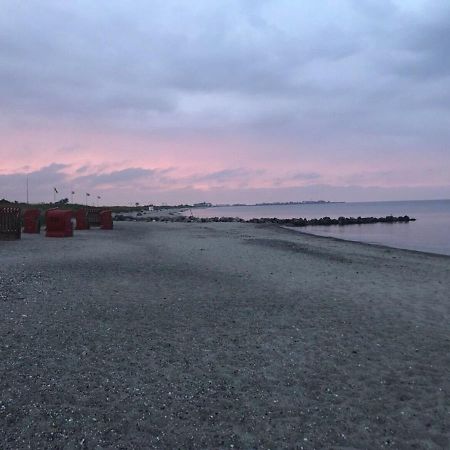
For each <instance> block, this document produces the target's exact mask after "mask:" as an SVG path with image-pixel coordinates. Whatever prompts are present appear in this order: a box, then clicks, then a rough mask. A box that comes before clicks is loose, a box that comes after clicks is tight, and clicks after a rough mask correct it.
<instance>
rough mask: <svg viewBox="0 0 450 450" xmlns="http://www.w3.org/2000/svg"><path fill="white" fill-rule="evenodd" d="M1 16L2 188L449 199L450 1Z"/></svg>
mask: <svg viewBox="0 0 450 450" xmlns="http://www.w3.org/2000/svg"><path fill="white" fill-rule="evenodd" d="M0 11H1V14H0V199H1V198H7V199H9V200H18V201H23V200H25V199H26V188H25V187H26V179H27V177H28V180H29V199H30V201H31V202H37V201H52V200H53V188H54V187H56V188H57V190H58V196H59V197H70V192H71V191H72V190H73V191H75V200H78V201H80V202H82V201H84V199H85V193H86V192H89V193H90V194H91V197H92V198H96V196H101V202H102V203H104V204H130V203H134V202H140V203H142V204H160V203H169V204H179V203H195V202H202V201H207V202H213V203H236V202H246V203H252V202H264V201H301V200H319V199H324V200H334V201H372V200H375V201H378V200H402V199H405V200H408V199H435V198H450V57H449V55H450V2H449V1H448V0H427V1H425V0H302V1H301V2H300V1H298V0H191V1H185V0H161V1H160V0H135V1H133V2H124V1H116V0H107V1H106V0H96V1H95V2H93V1H92V0H77V1H61V0H53V1H50V0H39V1H37V0H29V1H26V2H18V1H16V0H14V1H12V0H11V1H9V0H0Z"/></svg>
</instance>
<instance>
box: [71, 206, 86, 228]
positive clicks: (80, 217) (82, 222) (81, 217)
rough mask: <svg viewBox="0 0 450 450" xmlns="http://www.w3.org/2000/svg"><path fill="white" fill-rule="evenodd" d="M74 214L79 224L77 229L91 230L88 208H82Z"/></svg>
mask: <svg viewBox="0 0 450 450" xmlns="http://www.w3.org/2000/svg"><path fill="white" fill-rule="evenodd" d="M74 216H75V220H76V221H77V226H76V228H75V230H89V222H88V212H87V210H85V209H83V208H81V209H79V210H77V211H75V212H74Z"/></svg>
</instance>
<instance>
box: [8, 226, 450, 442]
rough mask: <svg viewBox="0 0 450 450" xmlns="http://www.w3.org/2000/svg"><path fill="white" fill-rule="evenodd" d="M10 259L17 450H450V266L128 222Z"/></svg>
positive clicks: (260, 234)
mask: <svg viewBox="0 0 450 450" xmlns="http://www.w3.org/2000/svg"><path fill="white" fill-rule="evenodd" d="M0 261H1V264H0V312H1V314H0V317H1V327H0V358H1V365H0V380H1V381H0V383H1V385H0V388H1V398H0V448H2V449H16V448H88V449H90V448H164V449H166V448H170V449H175V448H180V449H181V448H182V449H187V448H209V449H216V448H224V449H225V448H227V449H229V448H235V449H236V448H242V449H256V448H258V449H259V448H264V449H280V448H287V449H293V448H296V449H341V450H343V449H347V450H350V449H379V448H393V449H405V450H406V449H445V448H449V447H450V426H449V423H450V422H449V420H450V376H449V373H450V352H449V346H450V330H449V324H450V296H449V292H450V257H445V256H437V255H429V254H424V253H416V252H410V251H403V250H395V249H389V248H383V247H376V246H369V245H365V244H358V243H352V242H344V241H338V240H333V239H327V238H320V237H315V236H308V235H305V234H301V233H297V232H293V231H289V230H285V229H282V228H280V227H276V226H268V225H252V224H240V223H213V224H196V223H192V224H186V223H128V222H120V223H115V229H114V230H113V231H100V230H91V231H83V232H76V235H75V236H74V237H73V238H71V239H49V238H44V236H42V235H41V236H36V235H23V238H22V240H21V241H15V242H0Z"/></svg>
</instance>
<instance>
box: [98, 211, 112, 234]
mask: <svg viewBox="0 0 450 450" xmlns="http://www.w3.org/2000/svg"><path fill="white" fill-rule="evenodd" d="M100 229H102V230H112V229H113V220H112V212H111V211H108V210H105V211H100Z"/></svg>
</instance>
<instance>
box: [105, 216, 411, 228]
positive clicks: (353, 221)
mask: <svg viewBox="0 0 450 450" xmlns="http://www.w3.org/2000/svg"><path fill="white" fill-rule="evenodd" d="M114 220H116V221H119V222H120V221H135V222H185V223H192V222H196V223H211V222H241V223H260V224H276V225H284V226H289V227H309V226H317V225H322V226H323V225H341V226H343V225H363V224H370V223H408V222H412V221H415V220H416V219H414V218H412V217H409V216H398V217H395V216H385V217H338V218H337V219H332V218H331V217H322V218H320V219H303V218H292V219H279V218H277V217H261V218H259V219H249V220H245V219H241V218H239V217H194V216H183V215H173V216H152V217H145V216H138V217H136V216H129V215H126V214H116V216H115V217H114Z"/></svg>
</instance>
